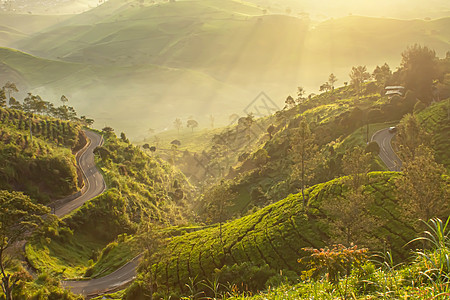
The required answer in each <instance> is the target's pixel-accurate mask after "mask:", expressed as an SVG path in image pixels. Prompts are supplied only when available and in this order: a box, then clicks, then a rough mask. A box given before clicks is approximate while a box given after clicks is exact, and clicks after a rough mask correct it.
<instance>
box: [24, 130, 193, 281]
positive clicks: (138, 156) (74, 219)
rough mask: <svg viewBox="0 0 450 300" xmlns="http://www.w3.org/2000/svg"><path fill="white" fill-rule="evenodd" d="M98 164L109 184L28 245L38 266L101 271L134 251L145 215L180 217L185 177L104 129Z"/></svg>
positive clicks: (168, 220) (171, 220) (173, 221)
mask: <svg viewBox="0 0 450 300" xmlns="http://www.w3.org/2000/svg"><path fill="white" fill-rule="evenodd" d="M103 134H104V138H105V139H104V141H105V142H104V145H103V146H101V147H98V148H97V149H96V150H95V152H96V154H97V156H96V159H97V164H98V165H99V166H100V169H101V171H102V173H103V175H104V178H105V180H106V183H107V186H108V190H107V191H106V192H105V193H103V194H102V195H100V196H98V197H96V198H94V199H92V200H91V201H89V202H88V203H86V204H85V205H83V206H82V207H81V208H80V209H78V210H76V211H74V212H72V213H71V214H69V215H68V216H66V217H65V218H64V220H63V221H64V223H60V224H57V225H55V226H53V227H51V228H49V229H48V230H47V231H44V232H43V233H42V234H41V235H39V236H37V237H36V238H35V239H34V240H33V241H32V242H31V243H29V244H28V245H27V249H26V252H27V257H28V259H29V261H30V262H31V264H32V265H33V267H35V268H36V269H38V270H40V271H46V272H48V273H51V274H57V275H59V276H61V277H63V278H73V277H82V276H83V275H85V276H87V277H91V276H93V277H98V276H102V275H106V274H108V273H110V272H112V271H114V270H115V269H117V268H118V267H120V266H121V265H123V264H124V263H125V262H127V261H128V260H130V259H131V258H133V257H134V256H136V255H137V254H139V251H138V250H137V249H136V247H135V243H134V241H133V237H132V236H129V235H131V234H134V233H135V232H136V231H137V229H138V227H139V224H141V223H146V222H148V221H149V220H154V221H158V222H161V223H164V224H167V225H178V224H183V223H185V218H186V216H187V215H188V213H187V212H186V211H184V210H182V207H183V206H186V201H187V200H188V199H189V195H190V193H191V190H190V186H189V184H188V183H187V182H186V180H185V178H184V177H183V176H182V174H180V173H179V172H177V171H176V170H174V169H173V167H172V166H170V165H169V164H167V163H164V162H162V161H160V160H158V159H156V158H153V157H150V156H148V155H147V154H145V153H144V152H142V151H141V150H140V149H139V148H137V147H135V146H133V145H132V144H130V143H129V142H128V140H127V139H126V137H125V135H123V134H122V138H121V139H118V138H117V137H116V136H115V134H114V133H113V132H111V131H110V128H109V129H108V128H105V129H104V132H103Z"/></svg>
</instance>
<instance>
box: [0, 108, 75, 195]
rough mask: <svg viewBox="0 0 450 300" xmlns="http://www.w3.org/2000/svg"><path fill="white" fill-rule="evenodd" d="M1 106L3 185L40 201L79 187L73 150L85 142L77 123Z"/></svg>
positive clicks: (0, 173)
mask: <svg viewBox="0 0 450 300" xmlns="http://www.w3.org/2000/svg"><path fill="white" fill-rule="evenodd" d="M29 121H30V117H29V116H28V115H26V114H25V113H23V112H21V111H18V110H11V109H5V108H0V124H1V125H2V127H1V129H0V141H1V144H0V158H1V161H2V163H1V165H2V168H1V170H0V188H4V189H8V190H20V191H24V192H25V193H26V194H28V195H30V196H31V197H32V198H34V199H36V200H38V201H40V202H41V203H48V202H49V201H50V200H56V199H59V198H62V197H64V196H67V195H70V194H71V193H73V192H75V191H76V190H77V189H78V178H77V172H76V168H75V157H74V156H73V155H72V150H75V148H77V147H79V146H80V145H79V144H80V143H82V141H81V139H80V134H81V127H80V125H78V124H75V123H70V122H67V121H61V120H57V119H52V118H49V117H44V116H38V115H34V116H33V117H32V119H31V127H32V132H33V138H32V139H31V138H30V122H29ZM81 146H82V145H81Z"/></svg>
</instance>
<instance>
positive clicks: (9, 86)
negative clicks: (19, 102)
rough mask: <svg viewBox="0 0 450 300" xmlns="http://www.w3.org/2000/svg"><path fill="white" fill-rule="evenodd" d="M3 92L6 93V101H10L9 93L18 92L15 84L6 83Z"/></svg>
mask: <svg viewBox="0 0 450 300" xmlns="http://www.w3.org/2000/svg"><path fill="white" fill-rule="evenodd" d="M3 90H4V91H5V92H6V93H8V101H11V93H12V92H16V93H17V92H18V91H19V90H18V89H17V87H16V84H15V83H14V82H10V81H8V82H7V83H6V84H5V85H4V86H3Z"/></svg>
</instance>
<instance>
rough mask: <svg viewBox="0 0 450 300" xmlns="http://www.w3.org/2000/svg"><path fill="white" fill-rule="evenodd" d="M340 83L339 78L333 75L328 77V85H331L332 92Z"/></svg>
mask: <svg viewBox="0 0 450 300" xmlns="http://www.w3.org/2000/svg"><path fill="white" fill-rule="evenodd" d="M337 81H338V79H337V77H336V76H335V75H334V74H333V73H331V74H330V76H329V77H328V83H329V84H330V87H331V90H334V84H335V83H336V82H337Z"/></svg>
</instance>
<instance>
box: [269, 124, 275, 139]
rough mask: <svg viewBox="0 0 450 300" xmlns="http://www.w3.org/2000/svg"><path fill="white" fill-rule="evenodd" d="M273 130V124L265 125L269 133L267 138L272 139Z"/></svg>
mask: <svg viewBox="0 0 450 300" xmlns="http://www.w3.org/2000/svg"><path fill="white" fill-rule="evenodd" d="M274 132H275V126H273V124H270V125H269V127H267V133H268V134H269V139H272V136H273V133H274Z"/></svg>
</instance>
